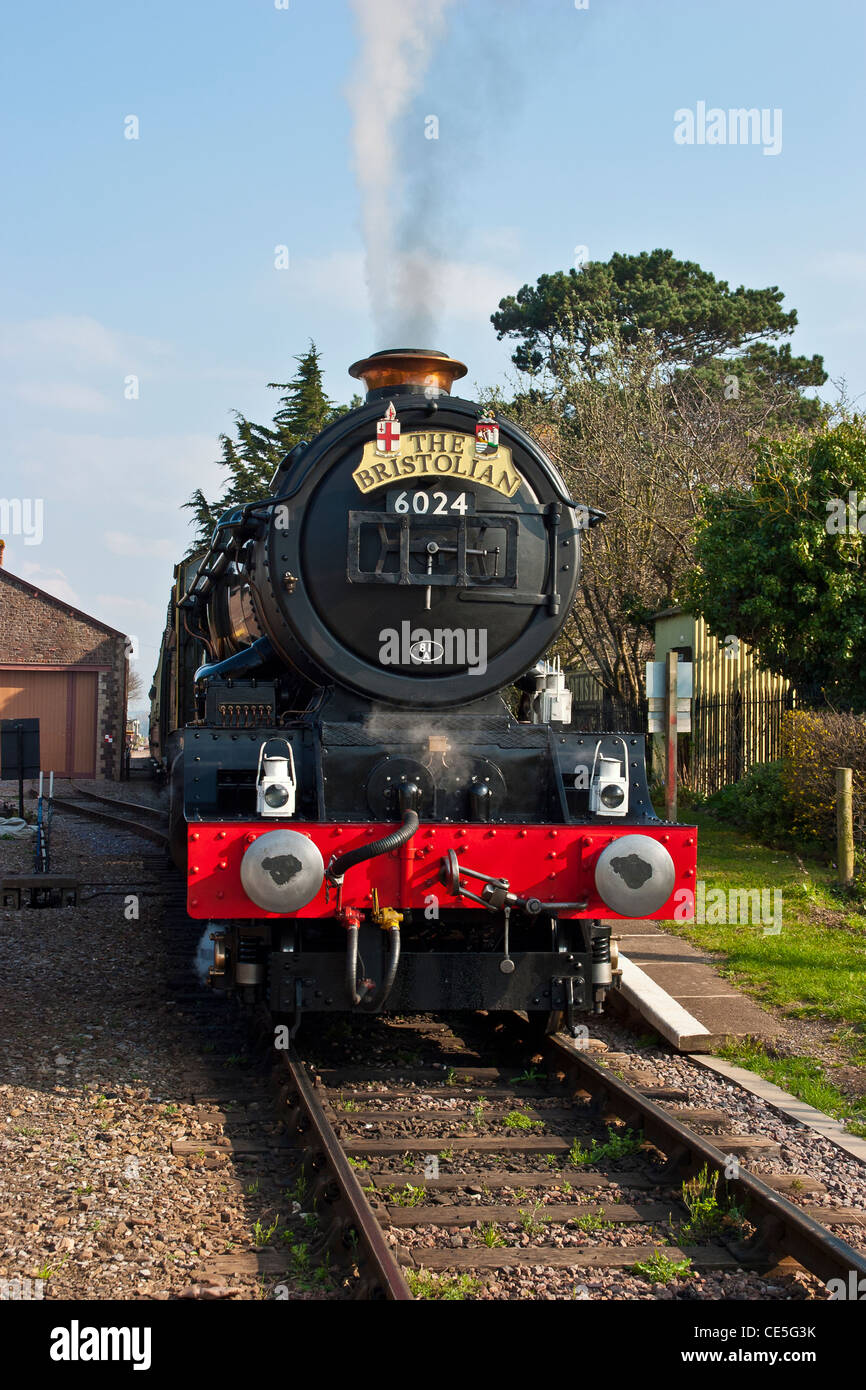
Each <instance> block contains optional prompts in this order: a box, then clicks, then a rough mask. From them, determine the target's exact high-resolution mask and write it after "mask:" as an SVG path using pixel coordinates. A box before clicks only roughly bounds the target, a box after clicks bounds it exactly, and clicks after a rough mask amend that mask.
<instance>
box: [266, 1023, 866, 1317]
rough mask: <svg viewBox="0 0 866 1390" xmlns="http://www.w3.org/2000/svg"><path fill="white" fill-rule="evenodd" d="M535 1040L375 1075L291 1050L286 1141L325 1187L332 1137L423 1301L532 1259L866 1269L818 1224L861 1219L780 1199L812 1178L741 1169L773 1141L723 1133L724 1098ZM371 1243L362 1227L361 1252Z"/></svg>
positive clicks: (820, 1273) (821, 1273) (602, 1264)
mask: <svg viewBox="0 0 866 1390" xmlns="http://www.w3.org/2000/svg"><path fill="white" fill-rule="evenodd" d="M518 1033H519V1030H518ZM536 1046H537V1047H540V1048H541V1049H542V1050H543V1062H542V1063H541V1064H540V1065H539V1066H538V1067H533V1068H530V1069H529V1070H528V1071H527V1070H525V1069H524V1070H523V1071H520V1070H517V1069H516V1065H515V1063H513V1062H512V1063H508V1062H506V1061H500V1062H498V1063H497V1064H496V1065H494V1066H485V1065H483V1064H481V1062H480V1061H479V1058H478V1056H477V1055H476V1056H473V1055H472V1054H471V1052H470V1054H469V1055H468V1056H467V1055H466V1054H465V1052H464V1055H463V1060H462V1061H461V1060H460V1057H459V1055H458V1054H455V1059H454V1065H453V1066H447V1065H445V1064H443V1063H442V1062H440V1063H439V1064H438V1065H437V1064H435V1063H434V1064H433V1065H426V1066H422V1065H413V1066H410V1067H407V1066H406V1065H405V1064H400V1065H398V1066H397V1067H395V1068H391V1069H389V1071H388V1072H386V1073H385V1074H381V1073H380V1072H374V1071H371V1068H370V1067H366V1066H361V1067H345V1066H340V1065H337V1066H334V1067H317V1068H313V1072H314V1076H313V1077H311V1076H310V1075H309V1074H308V1069H307V1067H305V1064H304V1063H303V1062H302V1061H301V1060H300V1058H298V1057H291V1058H290V1059H289V1061H288V1067H289V1070H290V1073H291V1079H290V1084H289V1085H288V1087H287V1092H288V1095H287V1102H286V1103H287V1106H288V1111H289V1130H290V1133H292V1134H293V1135H294V1136H295V1139H294V1140H293V1142H303V1140H304V1136H305V1135H306V1134H311V1135H314V1136H315V1138H314V1139H313V1141H312V1148H313V1149H314V1150H315V1151H316V1152H317V1153H318V1155H319V1157H318V1158H308V1159H307V1160H306V1161H307V1162H308V1163H311V1164H312V1166H313V1168H315V1167H316V1165H317V1163H319V1164H321V1163H322V1162H323V1160H322V1157H321V1155H322V1154H324V1153H325V1152H327V1154H328V1158H327V1172H328V1179H327V1181H328V1182H329V1183H330V1184H331V1191H332V1192H334V1191H335V1190H336V1185H342V1184H343V1182H344V1180H345V1178H346V1171H345V1168H342V1174H341V1172H340V1171H338V1166H337V1165H336V1163H335V1161H334V1158H333V1153H334V1149H335V1143H338V1144H339V1146H340V1147H341V1148H342V1151H343V1154H344V1156H345V1158H346V1160H347V1161H348V1165H349V1166H350V1169H351V1168H353V1169H354V1172H353V1176H354V1177H356V1179H357V1178H360V1179H361V1182H362V1184H363V1193H364V1195H365V1197H366V1198H367V1200H368V1202H369V1204H370V1208H371V1210H372V1212H373V1213H374V1214H375V1218H376V1221H377V1224H378V1226H379V1227H380V1228H381V1231H383V1232H384V1233H385V1236H386V1239H387V1243H388V1247H389V1248H390V1250H391V1251H393V1252H396V1256H397V1262H399V1264H400V1265H401V1266H402V1267H403V1269H404V1271H405V1277H406V1278H407V1279H408V1282H409V1284H410V1287H411V1288H412V1289H414V1290H415V1291H417V1292H418V1293H420V1294H421V1295H422V1296H428V1297H429V1296H433V1297H461V1296H471V1295H472V1293H473V1292H476V1291H479V1281H478V1277H477V1276H478V1275H479V1274H486V1275H487V1276H493V1277H494V1278H503V1277H504V1278H505V1279H506V1280H507V1279H508V1278H513V1277H514V1275H515V1274H516V1273H517V1272H521V1271H522V1272H524V1273H525V1272H528V1271H531V1270H533V1269H534V1268H539V1267H540V1268H543V1269H545V1270H554V1271H556V1270H567V1271H569V1277H572V1276H573V1277H574V1279H575V1280H576V1281H578V1282H579V1280H580V1279H581V1278H582V1277H586V1276H587V1275H588V1274H589V1273H590V1272H592V1271H595V1272H598V1271H607V1272H615V1271H619V1272H629V1271H631V1270H632V1269H633V1267H634V1266H636V1265H637V1266H644V1268H645V1269H646V1268H648V1269H650V1270H652V1269H653V1268H654V1267H656V1266H657V1265H658V1263H659V1261H660V1260H663V1261H666V1262H669V1263H671V1264H674V1265H678V1266H680V1267H681V1268H682V1269H685V1270H687V1271H688V1272H689V1273H694V1274H706V1273H707V1272H708V1271H736V1270H745V1271H747V1272H748V1271H751V1272H754V1273H756V1274H765V1273H767V1272H769V1271H771V1270H776V1271H779V1270H780V1268H781V1273H783V1274H784V1273H785V1272H786V1266H785V1265H782V1266H781V1267H780V1261H786V1262H787V1272H789V1273H790V1272H791V1269H792V1268H794V1267H796V1266H793V1265H792V1264H791V1262H796V1265H799V1266H801V1267H802V1268H803V1269H805V1270H806V1271H808V1272H809V1273H810V1274H812V1275H814V1276H815V1278H816V1279H817V1280H819V1281H821V1283H822V1284H823V1283H826V1281H827V1280H829V1279H831V1278H842V1279H847V1278H848V1277H849V1275H850V1273H851V1271H852V1270H853V1271H856V1273H857V1275H858V1276H862V1275H864V1274H866V1257H864V1255H863V1254H862V1253H859V1252H858V1251H857V1250H855V1249H854V1248H853V1247H852V1246H851V1245H849V1244H848V1243H847V1242H846V1241H844V1240H842V1239H840V1238H839V1237H838V1236H836V1235H834V1234H833V1233H832V1231H830V1230H828V1229H827V1226H826V1225H825V1224H822V1222H826V1221H828V1220H830V1219H832V1221H833V1224H834V1225H846V1226H848V1225H851V1226H859V1227H860V1228H861V1229H864V1228H866V1214H864V1213H863V1212H854V1211H843V1210H839V1209H835V1210H829V1209H827V1208H821V1207H814V1208H811V1209H810V1208H809V1207H807V1206H805V1205H797V1204H796V1203H795V1202H793V1201H791V1200H789V1198H788V1197H787V1196H786V1195H785V1193H786V1191H787V1192H788V1193H795V1192H797V1193H799V1194H800V1195H801V1196H803V1197H808V1196H810V1195H811V1196H814V1195H817V1194H819V1193H820V1192H821V1191H822V1190H823V1184H821V1183H820V1182H816V1181H813V1180H812V1179H810V1178H809V1177H808V1176H803V1175H792V1174H788V1175H779V1176H778V1177H776V1176H766V1177H763V1178H759V1177H757V1176H755V1175H754V1174H752V1173H750V1172H749V1171H748V1168H747V1167H746V1163H747V1161H748V1158H749V1156H750V1155H755V1156H760V1157H766V1156H767V1155H768V1154H770V1153H771V1151H772V1150H773V1148H774V1147H775V1148H776V1149H777V1148H778V1146H777V1145H774V1144H773V1141H771V1140H766V1139H762V1138H761V1137H759V1136H749V1135H739V1134H730V1133H726V1132H725V1130H726V1124H727V1122H726V1117H725V1115H724V1114H723V1113H722V1112H721V1111H710V1110H704V1111H698V1110H694V1109H691V1110H686V1109H684V1108H683V1105H682V1103H683V1102H684V1101H686V1100H687V1099H688V1097H687V1096H686V1095H685V1094H683V1093H677V1092H675V1091H673V1090H672V1088H663V1087H657V1086H656V1087H653V1086H649V1087H648V1088H646V1089H641V1088H640V1086H638V1085H635V1084H632V1083H631V1082H630V1081H629V1080H626V1079H625V1078H620V1077H617V1076H614V1075H613V1074H612V1071H611V1067H612V1065H614V1064H615V1063H616V1060H617V1059H616V1057H615V1056H613V1055H609V1056H608V1057H607V1058H606V1059H605V1060H606V1062H607V1065H601V1064H600V1063H599V1061H597V1060H595V1059H594V1058H593V1057H592V1056H591V1055H589V1054H588V1053H587V1052H585V1051H583V1050H581V1049H578V1048H576V1047H574V1046H573V1045H571V1044H570V1043H568V1042H566V1041H565V1040H564V1039H561V1038H558V1037H550V1038H546V1039H544V1040H539V1041H538V1042H537V1043H536ZM524 1055H525V1050H524ZM372 1075H375V1076H376V1080H375V1082H373V1081H371V1076H372ZM329 1130H330V1134H329V1133H328V1131H329ZM702 1131H703V1132H702ZM326 1136H327V1140H326ZM714 1175H718V1177H714ZM689 1182H691V1184H692V1187H691V1188H684V1184H686V1183H689ZM346 1186H354V1185H353V1184H346ZM684 1194H685V1195H686V1196H687V1197H689V1196H691V1197H694V1195H695V1194H697V1195H701V1194H703V1196H704V1197H705V1198H707V1199H709V1198H711V1199H712V1200H711V1202H710V1206H711V1208H712V1210H711V1212H710V1213H709V1215H705V1216H704V1217H703V1218H702V1221H701V1220H698V1221H696V1220H695V1217H694V1211H692V1212H691V1213H690V1211H689V1210H688V1209H687V1202H685V1201H684ZM354 1200H355V1202H357V1192H355V1194H354ZM819 1217H820V1218H821V1219H820V1220H819V1219H818V1218H819ZM355 1220H356V1221H357V1216H356V1217H355ZM367 1237H368V1238H370V1233H369V1231H368V1232H367ZM377 1249H378V1251H379V1253H376V1250H377ZM380 1252H381V1246H378V1242H377V1241H375V1240H372V1239H370V1249H369V1251H368V1258H369V1259H370V1260H378V1259H379V1255H380ZM380 1269H381V1270H382V1273H381V1274H380V1275H379V1279H380V1284H381V1285H382V1287H385V1288H386V1289H387V1290H388V1291H389V1293H388V1296H391V1297H397V1296H399V1295H398V1294H397V1293H395V1292H393V1291H392V1290H393V1289H395V1288H396V1287H398V1285H397V1284H396V1280H395V1276H394V1273H393V1267H389V1270H390V1272H389V1273H387V1274H386V1273H385V1272H384V1269H385V1266H384V1265H380ZM575 1287H578V1283H576V1284H575ZM813 1292H815V1293H816V1294H817V1296H820V1291H818V1290H813Z"/></svg>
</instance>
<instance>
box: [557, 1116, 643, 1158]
mask: <svg viewBox="0 0 866 1390" xmlns="http://www.w3.org/2000/svg"><path fill="white" fill-rule="evenodd" d="M642 1144H643V1135H641V1134H635V1133H634V1132H633V1131H632V1130H630V1129H627V1130H625V1131H624V1133H617V1131H616V1130H615V1129H613V1128H611V1127H610V1126H608V1131H607V1141H606V1142H605V1143H604V1144H599V1142H598V1140H597V1139H593V1141H592V1144H591V1145H590V1147H589V1148H588V1149H585V1148H584V1147H583V1145H582V1144H581V1142H580V1140H579V1139H572V1141H571V1148H570V1149H569V1151H568V1155H567V1161H568V1162H569V1163H570V1164H571V1166H572V1168H584V1167H586V1165H587V1164H589V1163H598V1162H599V1160H600V1159H603V1158H628V1157H629V1155H630V1154H636V1153H637V1152H638V1150H639V1149H640V1147H641V1145H642Z"/></svg>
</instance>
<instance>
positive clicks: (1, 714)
mask: <svg viewBox="0 0 866 1390" xmlns="http://www.w3.org/2000/svg"><path fill="white" fill-rule="evenodd" d="M98 679H99V678H98V675H97V673H96V671H33V670H27V669H26V668H24V669H21V670H18V671H8V670H7V671H0V719H38V720H39V753H40V761H41V763H42V767H43V769H44V770H45V771H46V772H49V771H53V772H55V773H57V775H58V776H60V777H95V776H96V752H97V749H96V699H97V682H98Z"/></svg>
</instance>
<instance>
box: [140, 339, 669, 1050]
mask: <svg viewBox="0 0 866 1390" xmlns="http://www.w3.org/2000/svg"><path fill="white" fill-rule="evenodd" d="M350 374H351V375H352V376H353V377H355V378H358V379H361V380H363V381H364V383H365V386H366V390H367V396H366V402H365V404H363V405H362V406H360V407H358V408H357V409H353V410H351V411H349V413H348V414H346V415H344V416H342V417H341V418H339V419H338V420H336V421H335V422H334V423H333V424H331V425H330V426H328V427H327V428H326V429H324V430H323V431H322V433H321V434H319V435H318V436H317V437H316V438H314V439H312V440H310V441H309V442H303V443H301V444H298V445H297V447H295V448H294V449H292V450H291V452H290V453H289V454H287V455H286V457H285V458H284V459H283V460H282V461H281V463H280V464H279V466H278V467H277V469H276V472H275V473H274V476H273V479H272V480H271V485H270V495H269V496H268V497H266V498H263V499H260V500H253V501H250V502H249V503H247V504H246V505H244V506H241V507H238V508H235V509H233V510H231V511H229V512H226V513H225V514H224V515H223V516H222V517H221V519H220V521H219V524H218V525H217V527H216V531H215V533H214V536H213V540H212V542H211V544H210V547H209V549H208V550H207V551H206V552H204V553H202V554H200V555H198V556H196V557H194V558H193V559H191V560H187V561H184V562H182V563H181V564H180V565H179V566H178V567H177V568H176V571H175V585H174V589H173V592H172V597H171V602H170V605H169V617H168V623H167V627H166V632H165V636H164V639H163V646H162V651H161V655H160V663H159V667H158V669H157V673H156V678H155V682H154V688H153V691H152V692H151V693H152V698H153V706H152V718H151V737H152V750H153V754H154V757H155V758H156V760H157V761H158V763H159V764H160V766H161V767H162V768H163V769H164V771H165V775H166V777H167V778H168V781H169V786H170V819H171V828H172V853H173V855H174V858H175V861H176V862H177V863H178V864H179V865H180V866H182V867H183V869H184V872H185V873H186V875H187V880H188V897H187V903H188V911H189V914H190V916H191V917H193V918H198V919H201V920H202V921H203V922H207V923H210V924H211V932H210V935H211V939H212V941H213V966H212V968H211V971H210V979H211V982H212V983H213V984H214V985H215V986H217V987H222V988H228V989H236V990H239V991H241V992H242V994H243V995H244V996H245V997H264V998H266V1000H267V1001H268V1004H269V1006H270V1008H271V1010H272V1011H273V1012H274V1013H275V1014H276V1015H278V1016H280V1017H284V1018H288V1019H290V1020H291V1022H292V1027H293V1028H297V1026H298V1025H299V1023H300V1020H301V1018H302V1016H303V1015H304V1014H305V1013H310V1012H320V1011H334V1012H344V1011H349V1012H352V1011H354V1012H376V1011H378V1010H381V1009H383V1008H385V1007H386V1006H387V1008H388V1009H389V1010H390V1009H393V1010H399V1011H401V1012H412V1011H426V1010H440V1009H463V1010H474V1009H491V1010H498V1009H524V1010H527V1011H528V1012H529V1013H531V1014H534V1015H541V1016H553V1015H557V1016H559V1017H561V1018H562V1017H564V1019H565V1020H567V1022H568V1024H569V1025H571V1026H572V1027H575V1026H576V1020H577V1018H578V1016H579V1015H580V1014H581V1013H586V1012H592V1011H595V1012H601V1011H602V1008H603V1004H604V1000H605V997H606V995H607V993H608V991H609V990H610V989H611V987H612V986H613V985H614V984H615V975H614V970H613V967H614V965H615V961H614V962H612V959H611V940H610V938H611V925H610V923H611V919H616V918H617V917H623V918H664V917H671V916H673V911H674V904H675V901H683V898H682V897H680V898H678V899H675V895H676V894H677V892H678V890H681V889H689V888H693V885H694V871H695V858H696V832H695V830H694V828H693V827H688V826H680V825H673V824H669V823H665V822H662V821H660V820H659V819H658V818H657V817H656V815H655V812H654V810H653V807H652V805H651V802H650V798H649V794H648V789H647V781H646V768H645V758H644V746H643V739H642V738H641V737H638V736H635V735H632V734H627V733H605V734H589V733H582V732H580V731H578V730H574V729H572V728H571V727H570V697H569V695H568V692H567V690H566V688H565V683H564V679H563V676H562V673H561V671H559V670H558V669H557V667H556V666H554V665H551V663H550V662H545V661H542V660H541V658H542V657H543V655H544V654H545V653H546V652H547V651H548V649H549V648H550V647H551V644H552V643H554V641H555V639H556V637H557V635H558V634H559V632H560V630H561V628H562V626H563V624H564V622H565V620H566V617H567V615H568V612H569V608H570V606H571V604H572V601H573V599H574V595H575V591H576V588H577V585H578V581H579V576H580V563H581V545H582V540H583V535H584V533H585V532H586V531H587V530H588V528H589V527H591V526H594V525H597V524H598V523H600V522H601V521H602V520H603V519H604V518H603V515H602V514H601V513H600V512H597V511H594V510H593V509H592V508H589V507H586V506H584V505H581V504H580V503H578V502H577V501H575V500H573V499H572V498H571V497H570V496H569V495H568V491H567V490H566V487H565V484H564V482H563V479H562V477H561V476H560V474H559V473H558V471H557V470H556V468H555V467H554V466H553V464H552V463H551V461H550V459H549V458H547V457H546V455H545V454H544V453H543V451H542V450H541V449H540V448H539V446H538V445H537V444H536V443H535V442H534V441H533V440H532V439H530V438H529V437H528V436H527V435H526V434H525V433H524V432H523V431H522V430H521V429H519V428H518V427H517V426H516V425H515V424H513V423H511V422H509V421H507V420H506V419H504V418H502V417H500V416H498V415H494V414H487V413H485V412H484V410H483V409H482V408H481V407H480V406H479V405H478V404H476V403H474V402H472V401H469V400H463V399H460V398H459V397H457V396H454V395H452V394H451V388H452V385H453V383H454V382H455V381H456V380H458V379H459V378H460V377H462V376H464V375H465V374H466V367H465V366H464V365H463V364H462V363H461V362H458V361H456V360H455V359H453V358H450V357H448V356H446V355H445V354H444V353H441V352H433V351H419V350H414V349H413V350H409V349H406V350H389V351H386V352H378V353H374V354H373V355H372V356H371V357H369V358H366V359H364V360H363V361H360V362H356V363H355V364H354V365H353V366H352V367H351V368H350Z"/></svg>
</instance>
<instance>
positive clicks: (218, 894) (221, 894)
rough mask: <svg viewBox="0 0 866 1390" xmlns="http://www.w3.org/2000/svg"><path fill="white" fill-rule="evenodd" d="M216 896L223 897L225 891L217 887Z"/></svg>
mask: <svg viewBox="0 0 866 1390" xmlns="http://www.w3.org/2000/svg"><path fill="white" fill-rule="evenodd" d="M217 897H218V898H224V897H225V893H224V892H223V890H222V889H221V888H218V889H217Z"/></svg>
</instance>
